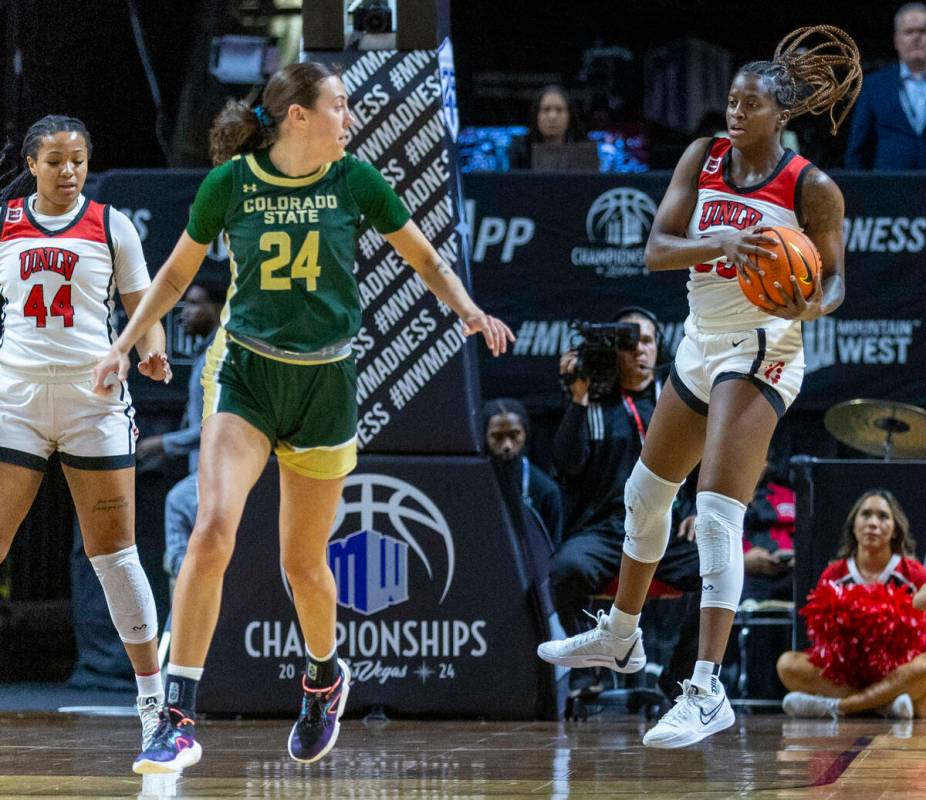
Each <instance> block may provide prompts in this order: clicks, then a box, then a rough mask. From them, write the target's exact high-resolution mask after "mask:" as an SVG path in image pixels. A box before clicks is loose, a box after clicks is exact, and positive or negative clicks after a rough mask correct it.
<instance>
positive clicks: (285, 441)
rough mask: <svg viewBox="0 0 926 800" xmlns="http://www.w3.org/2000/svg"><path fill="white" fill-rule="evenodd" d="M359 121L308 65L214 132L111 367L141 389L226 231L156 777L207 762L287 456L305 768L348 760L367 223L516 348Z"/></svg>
mask: <svg viewBox="0 0 926 800" xmlns="http://www.w3.org/2000/svg"><path fill="white" fill-rule="evenodd" d="M352 122H353V119H352V117H351V114H350V111H349V110H348V102H347V93H346V90H345V88H344V85H343V84H342V83H341V80H340V78H338V77H337V76H336V75H335V74H333V73H332V72H331V71H330V70H328V69H327V68H326V67H324V66H322V65H320V64H315V63H304V64H292V65H290V66H287V67H285V68H284V69H282V70H280V71H279V72H277V73H276V74H275V75H274V76H273V77H272V78H271V79H270V81H269V82H268V83H267V86H266V88H265V89H264V92H263V94H262V97H261V105H260V106H258V107H257V108H256V109H253V110H252V109H250V108H248V107H247V106H246V105H245V104H244V103H240V102H231V103H229V104H228V106H226V108H225V109H224V111H223V112H222V113H221V114H220V115H219V116H218V118H217V119H216V122H215V124H214V125H213V128H212V132H211V142H212V154H213V160H214V161H215V163H216V164H218V165H219V166H217V167H216V168H215V169H213V170H212V172H210V173H209V175H208V176H207V177H206V179H205V180H204V181H203V184H202V186H201V187H200V189H199V192H198V194H197V196H196V200H195V201H194V203H193V207H192V210H191V212H190V221H189V223H188V225H187V228H186V231H185V232H184V233H183V234H182V235H181V237H180V240H179V241H178V242H177V245H176V246H175V248H174V251H173V252H172V253H171V255H170V257H169V258H168V259H167V261H166V263H165V264H164V266H163V267H162V268H161V269H160V271H159V272H158V274H157V277H156V278H155V280H154V283H153V284H152V286H151V289H150V290H149V292H148V294H147V295H146V296H145V299H144V300H143V301H142V303H141V304H140V305H139V307H138V309H137V311H136V313H135V315H134V316H133V317H132V319H131V321H130V322H129V324H128V325H127V326H126V328H125V330H124V332H123V333H122V335H121V336H120V337H119V339H118V340H117V341H116V343H115V344H114V345H113V348H112V350H111V351H110V353H109V354H108V355H107V357H106V358H105V359H104V360H103V361H101V362H100V363H99V364H98V365H97V367H96V369H95V371H94V390H95V391H98V392H101V393H103V392H106V391H107V387H106V386H105V385H104V382H105V380H106V377H107V375H109V373H112V372H115V373H117V374H118V375H119V376H120V378H124V377H125V374H126V372H127V370H128V363H129V362H128V358H127V353H128V351H129V348H130V347H131V346H132V345H133V344H134V342H135V341H136V340H137V339H138V338H139V336H140V335H141V334H142V332H143V331H145V330H147V328H148V327H150V325H151V324H152V323H154V322H155V321H156V320H158V319H160V318H161V317H162V316H164V314H165V313H167V311H168V310H169V309H170V308H171V307H172V306H173V305H174V304H175V303H176V302H177V301H178V300H179V299H180V298H181V297H182V296H183V293H184V291H185V290H186V287H187V286H188V285H189V284H190V282H191V281H192V279H193V277H194V276H195V275H196V272H197V270H198V269H199V267H200V264H201V263H202V260H203V258H204V256H205V254H206V251H207V249H208V247H209V244H210V243H211V242H212V241H213V239H214V238H215V236H216V235H217V234H218V233H219V232H220V231H221V230H224V231H225V233H226V236H227V240H228V246H229V257H230V262H231V271H232V283H231V288H230V289H229V292H228V300H227V302H226V305H225V308H224V310H223V312H222V327H221V328H220V330H219V332H218V334H217V336H216V339H215V342H214V344H213V346H212V347H211V349H210V351H209V354H208V356H207V362H206V367H205V369H204V371H203V384H204V386H205V397H206V402H205V409H204V413H203V429H202V444H201V455H200V467H199V493H200V501H199V513H198V515H197V518H196V526H195V528H194V530H193V534H192V537H191V539H190V545H189V550H188V551H187V555H186V558H185V560H184V562H183V566H182V568H181V570H180V574H179V577H178V579H177V587H176V590H175V593H174V601H173V637H172V641H171V658H170V663H169V665H168V676H167V686H166V694H167V697H166V701H165V703H166V704H165V708H164V711H163V712H162V716H161V724H160V727H159V728H158V731H157V733H156V734H155V737H154V742H153V744H152V745H151V746H149V747H148V748H147V749H146V750H145V751H144V752H142V753H141V754H140V755H139V756H138V758H136V760H135V764H134V770H135V771H136V772H140V773H147V772H171V771H178V770H180V769H183V768H184V767H187V766H190V765H192V764H195V763H196V762H197V761H198V760H199V758H200V756H201V754H202V748H201V747H200V745H199V743H197V742H196V740H195V737H194V723H193V720H194V719H195V711H196V686H197V683H198V681H199V679H200V677H201V676H202V672H203V664H204V662H205V660H206V653H207V651H208V649H209V643H210V640H211V638H212V635H213V632H214V631H215V625H216V622H217V620H218V615H219V603H220V600H221V594H222V580H223V576H224V573H225V569H226V567H227V566H228V563H229V560H230V559H231V555H232V550H233V549H234V543H235V534H236V531H237V528H238V523H239V522H240V519H241V515H242V512H243V510H244V504H245V501H246V499H247V496H248V493H249V492H250V490H251V488H252V487H253V486H254V483H255V482H256V481H257V479H258V477H259V476H260V474H261V472H262V471H263V469H264V466H265V464H266V462H267V458H268V457H269V455H270V451H271V449H273V450H274V451H275V452H276V454H277V456H278V459H279V463H280V506H281V507H280V550H281V556H282V560H283V566H284V568H285V570H286V574H287V577H288V578H289V582H290V584H291V586H292V591H293V600H294V602H295V605H296V611H297V614H298V617H299V623H300V626H301V628H302V633H303V636H304V637H305V641H306V644H307V646H308V650H309V653H308V657H307V669H306V677H305V679H304V681H303V690H304V692H303V695H304V696H303V701H302V708H301V712H300V715H299V719H298V720H297V721H296V724H295V725H294V726H293V728H292V731H291V733H290V737H289V745H288V747H289V753H290V755H291V756H292V757H293V758H294V759H296V760H298V761H305V762H309V761H315V760H317V759H319V758H321V757H322V756H324V755H325V754H326V753H327V752H328V751H329V750H330V749H331V748H332V747H333V746H334V743H335V740H336V738H337V734H338V718H339V717H340V715H341V713H342V711H343V709H344V706H345V703H346V699H347V690H348V685H349V682H350V673H349V671H348V668H347V665H346V664H345V663H344V662H343V661H341V660H339V659H338V658H337V655H336V653H335V630H334V626H335V607H336V605H335V591H336V587H335V581H334V576H333V575H332V573H331V570H330V569H329V567H328V564H327V559H326V550H327V542H328V537H329V535H330V533H331V527H332V524H333V522H334V516H335V512H336V510H337V505H338V501H339V499H340V496H341V487H342V484H343V478H344V476H345V475H347V473H349V472H350V471H351V470H352V469H353V468H354V466H355V464H356V461H357V455H356V452H357V447H356V423H357V402H356V372H355V365H354V360H353V357H352V354H351V337H352V336H353V335H354V334H355V333H357V331H358V329H359V327H360V311H361V309H360V301H359V298H358V293H357V286H356V283H355V280H354V277H353V266H354V255H355V246H356V237H357V234H358V231H359V223H360V220H361V218H366V219H367V220H369V221H370V222H371V223H372V224H373V226H374V227H375V228H376V229H377V230H378V231H379V232H380V233H381V234H383V236H385V238H386V240H387V241H388V242H389V243H390V244H391V245H392V246H393V247H394V248H395V249H396V250H397V251H398V252H399V254H400V255H401V256H402V257H403V258H404V259H405V260H406V261H408V263H409V264H411V266H412V267H413V268H414V269H415V271H416V272H418V274H419V275H421V277H422V279H423V280H424V281H425V283H426V284H427V285H428V287H429V288H430V289H431V291H432V292H433V293H434V294H435V295H437V297H439V298H440V299H441V300H442V301H443V302H445V303H446V304H447V305H448V306H450V308H452V309H453V310H454V311H455V312H456V313H457V314H458V315H459V316H460V318H461V319H462V320H463V323H464V332H465V333H467V334H473V333H476V332H480V333H482V335H483V337H484V338H485V341H486V344H487V345H488V347H489V349H490V350H491V351H492V353H493V355H498V354H499V353H504V352H505V350H506V349H507V343H508V342H509V341H514V336H513V335H512V333H511V331H510V330H509V329H508V327H507V326H506V325H505V324H504V323H502V322H501V321H500V320H498V319H495V318H494V317H491V316H489V315H488V314H486V313H484V312H483V311H482V310H481V309H480V308H479V307H477V306H476V305H475V304H474V303H473V301H472V300H471V299H470V297H469V295H468V294H467V292H466V290H465V289H464V288H463V285H462V283H461V282H460V280H459V278H457V276H456V275H455V274H454V272H453V270H452V269H451V268H450V267H449V266H447V265H446V264H445V263H444V262H443V261H442V260H441V258H440V256H439V255H438V254H437V252H436V251H435V250H434V248H433V247H432V246H431V244H430V243H429V242H428V241H427V240H426V239H425V238H424V236H423V235H422V233H421V231H420V230H419V229H418V227H417V226H416V225H415V223H414V222H412V221H411V219H410V218H409V214H408V211H407V210H406V209H405V207H404V205H403V204H402V202H401V201H400V200H399V198H398V197H397V196H396V195H395V193H394V192H393V191H392V190H391V189H390V188H389V185H388V184H387V183H386V181H385V180H384V179H383V178H382V176H381V175H380V174H379V173H378V172H377V171H376V170H375V169H374V168H373V167H371V166H369V165H368V164H364V163H362V162H360V161H358V160H357V159H356V158H354V157H353V156H350V155H347V154H345V151H344V147H345V145H346V143H347V139H348V133H347V130H348V128H349V127H350V125H351V124H352Z"/></svg>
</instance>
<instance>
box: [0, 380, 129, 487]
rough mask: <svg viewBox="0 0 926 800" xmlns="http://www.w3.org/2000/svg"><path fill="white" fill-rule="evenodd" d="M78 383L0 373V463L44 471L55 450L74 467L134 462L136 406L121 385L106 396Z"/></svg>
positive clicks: (113, 466) (119, 466) (105, 467)
mask: <svg viewBox="0 0 926 800" xmlns="http://www.w3.org/2000/svg"><path fill="white" fill-rule="evenodd" d="M90 387H91V382H90V380H89V378H88V379H87V380H85V381H81V382H79V383H35V382H33V381H29V380H23V379H21V378H19V377H14V376H11V375H9V374H8V373H2V372H0V461H2V462H5V463H7V464H17V465H19V466H21V467H28V468H30V469H35V470H39V471H42V472H44V471H45V469H46V467H47V464H48V458H49V456H50V455H51V454H52V452H54V451H55V450H57V451H58V455H59V457H60V458H61V463H62V464H66V465H67V466H69V467H75V468H77V469H90V470H110V469H122V468H123V467H131V466H134V464H135V439H136V438H137V430H136V428H135V409H134V408H133V407H132V398H131V397H130V395H129V389H128V386H127V385H126V384H125V383H123V384H122V385H121V386H117V387H115V388H114V389H113V390H112V391H111V392H110V393H109V395H107V396H106V397H102V396H100V395H97V394H94V393H93V392H92V391H91V389H90Z"/></svg>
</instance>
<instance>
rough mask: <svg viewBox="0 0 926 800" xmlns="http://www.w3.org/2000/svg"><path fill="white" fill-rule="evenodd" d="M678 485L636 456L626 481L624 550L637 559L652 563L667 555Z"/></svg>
mask: <svg viewBox="0 0 926 800" xmlns="http://www.w3.org/2000/svg"><path fill="white" fill-rule="evenodd" d="M679 486H681V484H680V483H671V482H670V481H667V480H664V479H662V478H660V477H659V476H658V475H655V474H653V473H652V472H650V470H649V469H647V467H646V465H644V463H643V462H642V461H640V460H639V459H638V460H637V463H636V464H635V465H634V467H633V471H632V472H631V473H630V477H629V478H628V479H627V483H625V484H624V507H625V508H626V509H627V516H626V519H625V521H624V530H625V531H626V538H625V539H624V552H625V553H626V554H627V555H628V556H630V557H631V558H632V559H634V561H640V562H642V563H644V564H653V563H655V562H657V561H659V559H661V558H662V557H663V556H664V555H665V552H666V547H668V545H669V530H670V529H671V527H672V501H673V500H675V495H676V494H677V493H678V487H679Z"/></svg>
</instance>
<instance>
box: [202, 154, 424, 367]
mask: <svg viewBox="0 0 926 800" xmlns="http://www.w3.org/2000/svg"><path fill="white" fill-rule="evenodd" d="M364 217H365V218H367V219H368V220H369V222H370V223H372V225H373V226H374V227H375V228H376V229H377V230H378V231H379V232H380V233H392V232H394V231H397V230H398V229H399V228H401V227H402V226H403V225H405V223H406V222H407V221H408V219H409V214H408V211H407V210H406V208H405V206H404V205H403V204H402V201H401V200H400V199H399V198H398V197H397V196H396V194H395V192H393V191H392V189H391V188H390V187H389V185H388V184H387V183H386V181H385V179H384V178H383V177H382V176H381V175H380V174H379V172H377V171H376V169H374V168H373V167H372V166H370V165H369V164H366V163H364V162H362V161H359V160H358V159H357V158H355V157H354V156H352V155H346V156H345V157H344V158H342V159H341V160H340V161H336V162H333V163H330V164H325V165H323V166H322V167H321V168H320V169H318V170H317V171H316V172H315V173H313V174H311V175H305V176H302V177H298V178H293V177H288V176H285V175H283V174H281V173H280V172H279V171H278V170H276V169H275V168H274V166H273V164H272V163H271V161H270V158H269V154H268V151H266V150H262V151H258V152H256V153H247V154H245V155H240V156H235V157H234V158H233V159H232V160H231V161H228V162H226V163H225V164H222V165H221V166H219V167H216V168H215V169H214V170H212V172H210V173H209V175H208V176H207V177H206V179H205V180H204V181H203V184H202V186H200V189H199V192H198V193H197V195H196V200H195V201H194V203H193V207H192V209H191V211H190V221H189V224H188V225H187V233H189V235H190V236H191V237H192V238H193V239H194V240H195V241H197V242H200V243H202V244H205V243H207V242H211V241H212V240H213V239H214V238H215V236H216V235H218V233H219V231H221V230H223V229H224V231H225V237H226V243H227V246H228V257H229V262H230V268H231V289H230V291H229V299H228V302H227V303H226V306H225V308H224V310H223V312H222V325H223V327H224V328H225V330H226V331H227V332H228V333H229V335H230V336H231V337H232V338H233V339H236V340H238V341H240V342H241V343H243V344H245V345H251V346H252V347H254V346H255V345H256V349H258V351H259V352H262V353H263V354H264V355H269V356H270V357H271V358H273V357H285V356H287V355H296V354H301V353H317V352H318V351H324V350H326V348H331V347H332V346H334V347H335V348H338V346H339V345H340V346H343V345H344V343H345V342H346V341H347V340H349V339H350V337H352V336H353V335H354V334H356V333H357V331H358V329H359V328H360V310H361V309H360V299H359V296H358V293H357V283H356V280H355V278H354V274H353V271H354V259H355V252H356V243H357V236H358V234H359V230H360V225H361V219H363V218H364ZM263 345H268V346H269V347H264V346H263Z"/></svg>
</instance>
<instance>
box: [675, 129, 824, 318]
mask: <svg viewBox="0 0 926 800" xmlns="http://www.w3.org/2000/svg"><path fill="white" fill-rule="evenodd" d="M732 147H733V143H732V142H731V141H730V140H729V139H727V138H717V139H714V140H713V141H712V142H711V144H710V147H709V148H708V152H707V156H706V157H705V159H704V164H703V166H702V167H701V174H700V175H699V177H698V202H697V205H696V206H695V210H694V213H693V214H692V215H691V221H690V222H689V223H688V230H687V236H688V238H689V239H699V238H701V237H704V236H710V235H711V234H714V233H717V232H719V231H737V230H743V229H744V228H749V227H751V226H753V225H767V226H773V225H782V226H785V227H788V228H795V229H796V230H801V226H800V223H799V222H798V216H799V213H798V209H799V208H800V193H801V184H802V182H803V179H804V176H805V175H806V174H807V172H808V171H809V170H810V169H811V168H812V167H813V164H811V163H810V162H809V161H808V160H807V159H806V158H802V157H801V156H799V155H796V154H795V153H794V152H793V151H791V150H785V152H784V155H783V156H782V157H781V161H779V162H778V165H777V166H776V167H775V169H774V170H773V172H772V174H771V175H769V176H768V178H766V179H765V180H764V181H762V183H759V184H756V185H755V186H749V187H746V188H740V187H738V186H735V185H734V184H733V182H732V180H731V179H730V177H729V170H730V155H731V152H730V151H731V149H732ZM688 305H689V308H690V309H691V315H692V321H693V322H694V324H695V325H696V327H697V328H698V329H699V330H702V331H704V332H705V333H720V332H724V331H744V330H751V329H753V328H763V327H766V328H767V327H769V326H770V325H771V326H776V327H777V326H779V325H782V324H791V323H790V322H789V321H788V320H784V319H781V318H780V317H774V316H772V315H770V314H766V313H765V312H764V311H763V310H762V309H760V308H758V307H757V306H754V305H753V304H752V303H750V302H749V300H747V299H746V296H745V295H744V294H743V293H742V291H741V290H740V286H739V281H738V280H737V279H736V267H734V266H732V265H728V264H727V263H726V259H725V258H721V259H719V260H717V261H714V262H711V263H707V264H697V265H695V266H693V267H692V268H691V270H690V272H689V278H688Z"/></svg>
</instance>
